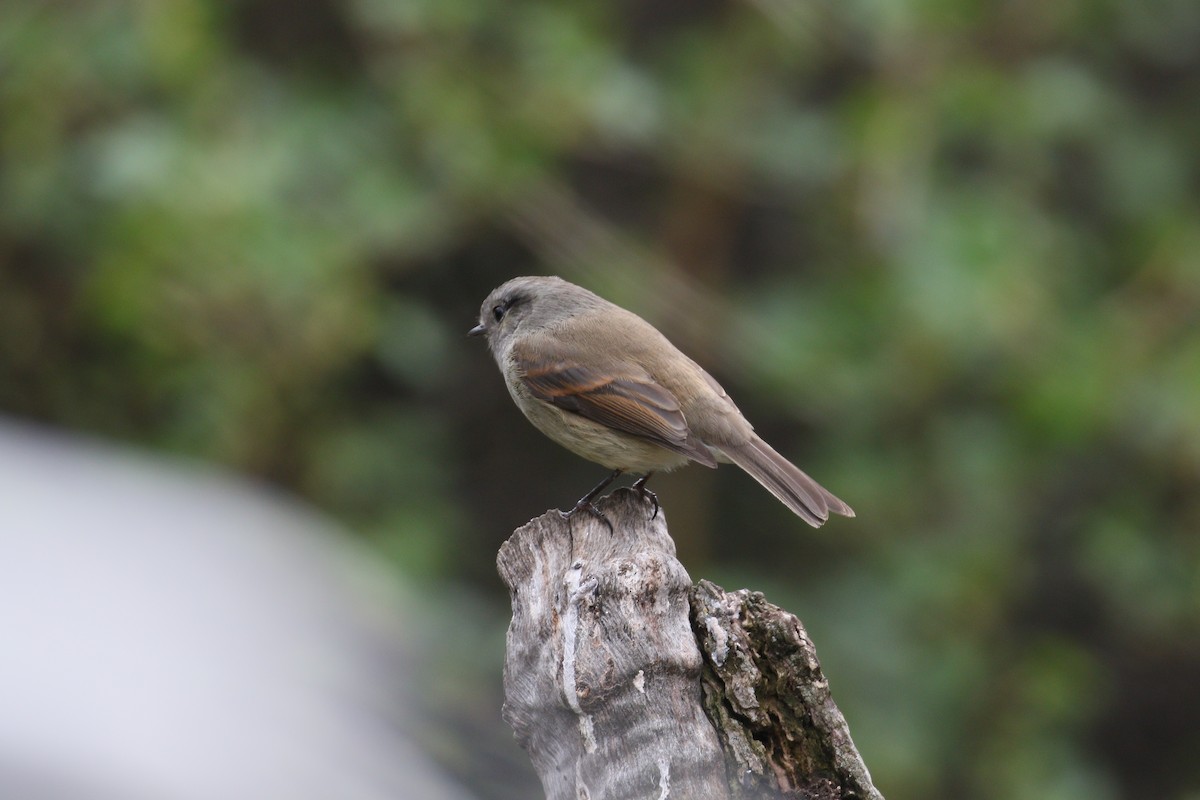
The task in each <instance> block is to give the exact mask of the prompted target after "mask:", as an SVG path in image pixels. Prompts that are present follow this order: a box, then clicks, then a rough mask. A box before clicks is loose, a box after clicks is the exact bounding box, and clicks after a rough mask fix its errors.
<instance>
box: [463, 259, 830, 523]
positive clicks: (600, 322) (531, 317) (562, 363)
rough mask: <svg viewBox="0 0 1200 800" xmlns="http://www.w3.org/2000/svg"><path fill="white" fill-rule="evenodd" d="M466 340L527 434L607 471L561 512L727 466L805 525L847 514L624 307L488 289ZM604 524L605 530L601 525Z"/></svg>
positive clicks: (560, 292) (562, 284)
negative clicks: (490, 360)
mask: <svg viewBox="0 0 1200 800" xmlns="http://www.w3.org/2000/svg"><path fill="white" fill-rule="evenodd" d="M469 334H470V335H471V336H478V335H480V334H482V335H484V336H486V337H487V340H488V346H489V347H490V348H491V351H492V355H493V356H495V358H496V363H497V364H499V365H500V371H501V373H503V375H504V382H505V383H506V384H507V385H508V391H509V393H510V394H511V395H512V398H513V400H514V401H515V402H516V404H517V407H518V408H520V409H521V411H522V412H523V413H524V414H525V416H526V417H527V418H528V419H529V421H530V422H532V423H533V424H534V427H536V428H537V429H538V430H540V431H541V432H542V433H544V434H546V435H547V436H549V437H550V438H551V439H553V440H554V441H556V442H558V443H559V444H561V445H562V446H563V447H565V448H567V449H568V450H570V451H571V452H573V453H576V454H577V455H580V456H583V457H584V458H586V459H588V460H589V461H594V462H596V463H597V464H601V465H603V466H605V467H607V468H609V469H611V470H612V474H611V475H609V476H608V477H607V478H606V479H605V480H604V481H602V482H601V483H600V484H599V485H598V486H596V488H594V489H592V491H590V492H588V493H587V494H586V495H584V496H583V497H581V498H580V499H579V502H577V503H576V504H575V506H574V508H572V509H571V511H569V512H568V515H572V514H575V513H577V512H579V511H582V510H587V511H589V512H591V513H592V514H595V515H596V516H598V517H599V518H600V519H602V520H604V522H605V523H606V524H607V523H608V520H607V519H605V517H604V515H603V514H601V513H600V511H599V510H598V509H597V508H596V507H595V506H594V505H593V504H592V501H593V500H594V499H595V498H596V496H597V495H599V494H600V492H601V491H603V490H604V488H605V487H606V486H608V485H609V484H610V483H612V482H613V480H615V479H616V478H617V476H618V475H620V474H621V473H623V472H631V473H634V474H638V475H640V476H641V477H640V478H639V479H638V480H637V481H636V482H635V483H634V488H636V489H637V490H638V491H639V492H640V493H641V494H642V496H643V497H645V496H647V495H649V497H650V498H651V499H652V500H653V502H654V513H657V512H658V499H657V498H656V497H654V495H653V493H652V492H649V491H648V490H647V489H646V480H647V479H648V478H649V477H650V476H651V475H653V474H654V473H655V472H660V471H663V470H671V469H675V468H676V467H680V466H683V465H684V464H686V463H688V462H689V461H695V462H697V463H699V464H703V465H704V466H706V467H713V468H715V467H716V466H717V462H725V463H730V462H732V463H734V464H737V465H738V466H739V467H741V468H742V469H744V470H745V471H746V472H748V473H749V474H750V475H751V477H753V478H754V479H755V480H756V481H758V482H759V483H761V484H762V485H763V486H765V487H766V488H767V491H769V492H770V493H771V494H773V495H775V497H777V498H779V500H780V501H782V502H783V504H784V505H786V506H787V507H788V508H790V509H791V510H792V511H793V512H795V513H796V514H797V515H798V516H799V517H800V518H801V519H803V520H804V521H805V522H807V523H808V524H809V525H812V526H813V527H819V526H820V525H821V524H822V523H824V522H825V521H826V520H827V519H829V514H830V512H832V513H835V514H842V515H844V516H847V517H853V516H854V511H853V510H852V509H851V508H850V506H848V505H846V504H845V503H843V502H842V501H841V500H839V499H838V498H837V497H834V495H833V494H832V493H830V492H829V491H827V490H826V489H825V488H824V487H823V486H821V485H820V484H819V483H817V482H816V481H814V480H813V479H812V478H810V477H808V475H806V474H804V473H803V472H801V471H800V470H799V469H798V468H797V467H795V466H794V465H793V464H792V463H791V462H789V461H788V460H787V459H786V458H784V457H783V456H781V455H779V453H777V452H775V451H774V450H773V449H772V448H771V447H770V445H768V444H767V443H766V442H764V441H763V440H762V439H760V438H759V437H758V436H757V435H756V434H755V433H754V427H753V426H752V425H751V424H750V423H749V422H747V421H746V418H745V417H743V416H742V412H741V411H739V410H738V407H737V406H736V405H734V403H733V400H731V399H730V398H729V395H727V394H726V393H725V390H724V389H722V388H721V385H720V384H719V383H717V382H716V380H714V379H713V377H712V376H711V375H709V374H708V373H707V372H705V371H704V370H703V369H702V368H701V367H700V365H698V364H697V363H696V362H695V361H692V360H691V359H690V358H688V357H687V356H685V355H684V354H683V353H681V352H680V351H679V350H678V349H677V348H676V347H675V345H673V344H671V343H670V342H669V341H667V338H666V337H665V336H663V335H662V334H661V333H659V332H658V330H657V329H656V328H655V327H654V326H653V325H651V324H650V323H648V322H646V321H645V320H644V319H642V318H641V317H639V316H638V315H636V314H634V313H633V312H631V311H626V310H625V309H623V308H621V307H620V306H617V305H614V304H612V303H610V302H608V301H607V300H605V299H603V298H601V297H599V296H598V295H595V294H593V293H592V292H589V291H588V290H587V289H584V288H582V287H580V286H576V285H575V284H573V283H568V282H567V281H564V280H563V279H562V278H557V277H525V278H513V279H512V280H510V281H508V282H507V283H505V284H504V285H503V286H500V287H499V288H498V289H496V290H494V291H493V292H492V293H491V294H490V295H488V297H487V299H486V300H484V301H483V306H482V307H481V308H480V311H479V324H478V325H476V326H475V327H474V328H472V329H471V330H470V331H469ZM610 528H611V524H610Z"/></svg>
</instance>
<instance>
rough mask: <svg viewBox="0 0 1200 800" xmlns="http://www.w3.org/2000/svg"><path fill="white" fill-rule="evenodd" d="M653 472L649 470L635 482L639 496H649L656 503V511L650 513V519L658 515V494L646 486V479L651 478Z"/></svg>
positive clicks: (643, 497)
mask: <svg viewBox="0 0 1200 800" xmlns="http://www.w3.org/2000/svg"><path fill="white" fill-rule="evenodd" d="M653 474H654V473H653V472H647V473H646V474H645V475H643V476H642V477H640V478H638V479H637V480H636V481H634V482H633V488H634V489H637V493H638V496H639V497H641V498H642V499H643V500H645V499H646V498H647V497H649V498H650V502H651V503H653V504H654V513H653V514H651V515H650V519H654V518H655V517H657V516H658V495H656V494H655V493H654V492H652V491H650V490H649V489H647V488H646V481H648V480H650V476H651V475H653Z"/></svg>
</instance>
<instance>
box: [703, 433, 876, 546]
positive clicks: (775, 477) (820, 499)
mask: <svg viewBox="0 0 1200 800" xmlns="http://www.w3.org/2000/svg"><path fill="white" fill-rule="evenodd" d="M721 452H722V453H724V454H725V455H726V456H727V457H728V458H729V460H730V461H732V462H733V463H734V464H737V465H738V466H739V467H741V468H742V469H744V470H745V471H746V472H748V473H749V474H750V476H751V477H753V478H754V480H756V481H758V482H759V483H761V484H762V485H763V486H764V487H766V489H767V491H769V492H770V493H771V494H773V495H775V496H776V497H778V498H779V500H780V501H781V502H782V503H783V504H784V505H785V506H787V507H788V508H790V509H791V510H792V511H794V512H795V513H796V515H797V516H799V517H800V518H801V519H802V520H804V521H805V522H807V523H808V524H809V525H812V526H813V527H814V528H819V527H821V525H822V524H824V522H825V520H827V519H829V514H830V512H832V513H834V514H841V515H843V516H846V517H853V516H854V509H852V508H850V506H848V505H846V504H845V503H843V502H842V501H841V500H839V499H838V498H837V497H835V496H834V495H833V493H832V492H830V491H828V490H827V489H826V488H825V487H824V486H822V485H821V484H819V483H817V482H816V481H814V480H813V479H812V478H810V477H808V475H806V474H804V472H803V471H802V470H800V469H799V468H798V467H797V466H796V465H795V464H793V463H792V462H790V461H788V460H787V459H786V458H784V457H783V456H781V455H779V453H776V452H775V451H774V450H773V449H772V448H771V446H770V445H769V444H767V443H766V442H764V441H763V440H762V439H760V438H758V437H757V436H752V438H751V439H750V441H748V442H746V444H744V445H740V446H738V447H722V448H721Z"/></svg>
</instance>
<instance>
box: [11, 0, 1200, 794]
mask: <svg viewBox="0 0 1200 800" xmlns="http://www.w3.org/2000/svg"><path fill="white" fill-rule="evenodd" d="M1197 42H1200V5H1197V4H1196V3H1194V2H1188V0H1150V1H1149V2H1144V3H1136V4H1135V3H1129V2H1114V1H1113V0H1069V1H1068V2H1062V3H1052V4H1037V3H1032V2H1028V1H1027V0H1018V1H1017V2H1012V3H1005V4H986V3H977V2H970V0H961V1H960V2H954V3H949V2H923V3H920V2H909V3H902V2H871V1H870V0H856V1H855V2H849V3H843V4H835V3H830V2H827V1H826V0H814V2H810V3H807V4H799V3H797V4H793V3H788V2H783V0H748V2H744V3H720V2H702V3H696V4H684V3H674V2H669V1H668V0H645V1H644V2H639V3H632V2H626V3H612V4H575V3H563V2H551V1H549V0H547V1H545V2H534V0H520V1H519V2H513V3H489V2H484V1H483V0H409V1H407V2H390V1H389V0H346V2H334V0H300V2H294V3H285V2H282V0H239V1H238V2H233V3H217V2H212V1H211V0H170V2H160V3H134V2H115V1H111V2H97V3H21V2H16V0H9V1H8V2H3V3H2V4H0V120H2V123H0V408H2V409H4V410H5V411H7V412H9V413H12V414H17V415H21V416H25V417H29V418H33V419H37V420H41V421H45V422H48V423H52V424H55V425H60V426H65V427H68V428H72V429H76V430H80V431H86V432H90V433H95V434H100V435H104V436H109V437H114V438H119V439H123V440H127V441H130V442H135V443H138V444H140V445H144V446H148V447H153V448H161V449H166V450H170V451H173V452H176V453H180V454H185V455H187V456H192V457H197V458H201V459H209V460H212V461H215V462H219V463H223V464H226V465H230V466H232V467H234V468H236V469H238V470H241V471H243V472H245V473H247V474H250V475H254V476H257V477H260V478H262V479H264V480H267V481H270V482H273V483H276V484H278V485H281V486H283V487H286V488H287V489H289V490H291V491H294V492H297V493H299V494H302V495H303V496H305V497H307V498H309V499H311V500H312V501H313V502H314V503H316V504H317V505H319V506H321V507H323V508H325V509H326V510H328V511H329V512H331V513H333V514H335V515H337V516H338V517H340V518H341V519H343V520H344V521H346V522H348V523H349V524H350V525H351V526H352V528H353V529H354V530H356V531H359V532H360V533H361V534H362V535H363V536H364V538H366V539H368V540H369V541H371V542H373V543H375V544H376V545H377V546H378V552H379V553H380V557H381V558H384V559H387V560H388V561H389V562H390V563H392V564H394V565H395V568H396V569H397V570H399V571H401V572H402V573H404V574H405V575H406V576H407V577H408V578H409V579H412V580H417V581H419V582H422V583H424V584H425V585H428V586H431V587H433V586H444V585H455V586H460V587H462V586H473V587H475V588H474V589H473V591H474V592H476V593H479V594H482V595H483V596H484V597H485V598H487V602H485V603H484V605H486V606H487V607H488V608H490V609H491V610H490V611H488V612H484V611H480V612H479V613H480V614H483V615H484V616H485V617H486V616H487V615H488V614H489V613H490V614H494V618H493V619H492V622H491V623H480V624H481V625H482V626H483V627H484V628H488V625H489V624H490V625H491V627H490V628H488V630H490V631H491V633H478V631H477V632H476V633H478V637H477V638H478V639H479V640H481V641H482V642H483V643H481V644H480V645H479V646H478V650H477V651H476V652H475V654H474V656H470V655H464V654H463V652H462V650H463V647H464V645H463V644H462V642H457V643H456V644H455V645H454V646H453V647H450V648H447V651H446V652H447V653H449V654H451V655H450V657H457V658H460V659H462V658H465V659H467V660H470V659H471V658H472V657H474V658H476V659H478V660H479V661H480V662H481V663H482V664H484V665H486V669H487V670H488V671H489V672H488V673H487V674H483V673H472V672H471V670H470V669H466V668H464V667H463V666H461V664H462V663H463V662H462V661H461V660H460V661H459V662H458V663H459V664H460V666H459V667H456V668H452V669H448V670H446V671H444V672H442V673H440V679H439V681H438V682H439V683H440V684H442V686H441V687H440V688H436V689H435V690H434V691H435V693H436V698H435V702H437V703H442V704H444V709H443V710H444V711H445V713H446V714H448V715H450V716H455V715H458V716H459V717H461V718H462V720H460V722H461V726H462V727H463V729H466V730H468V731H469V730H473V729H474V728H475V727H477V726H482V727H488V726H493V729H496V730H498V729H499V728H498V726H496V724H495V723H496V718H497V717H498V708H497V707H496V706H495V705H491V704H490V703H492V702H494V689H495V685H496V684H497V683H498V677H497V676H496V674H494V671H495V670H497V669H498V667H497V666H496V665H497V664H498V663H499V658H500V655H499V653H496V652H493V651H494V650H496V649H497V648H498V646H499V640H498V639H497V638H496V637H495V635H494V631H495V626H496V625H502V624H503V622H504V616H505V610H504V609H505V598H504V596H503V593H502V592H501V591H500V587H499V586H498V581H497V580H496V579H495V577H494V575H493V573H492V559H493V557H494V553H495V549H496V546H497V545H498V544H499V542H500V540H501V539H502V538H503V537H504V536H505V535H506V534H507V532H508V531H509V530H511V528H512V527H513V526H515V525H517V524H519V523H521V522H523V521H524V520H525V519H527V518H528V517H529V516H532V515H533V514H535V513H537V512H539V511H540V510H541V508H543V507H544V506H547V505H563V504H565V503H567V502H568V501H570V500H573V498H574V497H575V496H576V495H578V494H580V493H582V491H583V490H584V489H585V488H586V487H588V486H590V485H591V483H592V482H593V480H594V479H597V478H598V477H599V473H598V472H596V470H595V469H593V468H591V467H590V466H589V465H586V464H583V463H581V462H577V461H576V460H575V459H574V458H573V457H572V456H570V455H568V454H565V453H563V452H561V451H559V450H557V449H556V448H554V447H553V446H552V445H550V444H548V443H546V442H544V441H543V440H541V439H540V438H539V437H538V435H537V434H536V433H535V432H533V431H532V430H531V429H528V426H526V425H525V424H524V422H523V421H522V420H520V419H519V417H518V415H517V413H516V412H515V410H513V409H512V408H511V407H510V405H509V403H508V400H507V397H506V395H505V393H504V390H503V388H502V386H501V384H500V380H499V377H498V376H497V375H496V374H495V370H494V367H493V366H492V364H491V363H490V359H489V358H488V357H487V355H486V354H485V353H484V352H483V351H482V349H481V348H479V347H478V346H476V345H477V343H475V342H466V341H463V340H462V339H461V338H460V337H461V334H462V333H463V332H464V331H465V329H466V328H467V327H469V325H470V324H472V318H473V316H474V314H475V313H476V308H477V303H478V302H479V300H480V299H481V298H482V297H483V296H484V295H485V294H486V292H487V291H488V290H489V289H490V288H491V287H492V286H494V285H496V284H498V283H500V282H501V281H503V280H505V279H507V278H508V277H511V276H513V275H516V274H522V273H529V272H542V273H545V272H555V273H559V274H563V275H564V276H566V277H569V278H572V279H575V280H578V281H579V282H582V283H586V284H587V285H589V286H590V287H591V288H594V289H596V290H597V291H600V292H601V293H603V294H606V295H607V296H609V297H611V298H612V299H613V300H616V301H618V302H621V303H623V304H625V305H628V306H630V307H633V308H635V309H637V310H639V311H641V312H642V313H643V314H645V315H646V316H648V317H650V318H651V319H653V320H655V321H656V322H658V323H660V324H661V325H662V327H663V328H664V329H665V330H667V331H668V333H670V334H671V335H672V336H673V337H674V338H676V339H677V340H678V341H679V342H680V343H681V344H682V345H683V346H684V347H685V349H688V350H689V351H691V352H692V353H693V354H694V355H695V356H696V357H697V358H698V359H699V360H700V361H702V362H704V363H706V364H708V365H710V366H711V367H712V369H713V371H714V372H716V373H717V374H718V375H721V376H722V377H723V379H724V380H725V382H726V383H727V384H728V385H729V387H730V389H731V391H732V393H733V394H734V395H735V396H736V397H737V398H738V401H739V404H740V405H741V406H742V408H743V410H745V411H746V412H747V414H748V415H749V416H750V417H751V418H752V419H753V420H755V421H756V423H757V424H758V425H759V428H760V431H762V432H763V433H764V436H765V437H766V438H767V439H769V440H771V441H772V442H773V443H775V445H776V446H777V447H778V448H779V449H781V450H783V451H784V452H785V453H788V454H790V455H792V456H794V457H795V458H796V460H797V461H798V462H799V463H801V464H802V465H803V466H804V467H805V468H806V469H808V470H809V471H810V472H812V473H813V474H814V475H815V476H816V477H817V478H818V479H819V480H821V481H822V482H823V483H825V484H826V485H828V486H830V487H831V488H832V489H833V490H834V491H835V492H837V493H838V494H839V495H841V496H843V497H845V498H846V499H847V500H848V501H849V502H850V503H851V504H852V505H854V506H855V508H856V509H857V511H858V513H859V517H858V518H857V519H856V520H854V521H852V522H836V521H835V522H834V523H832V524H831V525H830V526H829V528H827V529H826V531H823V532H822V533H820V534H815V535H814V534H813V533H812V532H811V531H808V530H806V529H803V527H802V526H800V525H798V524H796V522H795V521H794V520H793V519H791V518H790V517H788V515H787V513H786V511H783V510H781V509H778V508H775V507H774V505H772V504H771V503H770V502H769V501H768V500H767V499H766V496H765V495H764V494H762V493H761V492H760V491H759V490H758V488H757V487H756V486H754V485H752V484H751V483H750V482H749V481H747V480H745V479H743V478H742V477H741V476H739V475H737V474H735V473H731V472H730V471H729V470H722V471H721V473H720V474H719V476H718V477H716V478H714V477H712V476H711V475H708V474H704V472H703V471H699V470H696V471H692V472H685V473H680V474H678V475H672V476H664V477H663V479H662V481H661V492H660V494H661V496H662V499H663V502H664V506H665V508H666V510H667V512H668V514H669V515H670V516H671V519H672V532H673V533H674V535H675V536H676V538H677V539H678V540H679V542H680V548H681V553H683V554H684V557H685V561H686V563H687V566H688V568H689V569H690V570H691V571H692V574H693V576H694V577H699V576H705V577H712V578H714V579H716V580H718V581H722V582H725V583H728V584H745V585H749V586H751V587H753V588H759V589H763V590H765V591H767V593H768V596H769V597H771V599H772V600H774V601H776V602H778V603H780V604H782V605H784V606H786V607H789V608H790V609H792V610H794V611H796V612H797V613H798V614H799V615H800V616H801V617H802V618H803V619H804V620H805V622H806V623H807V624H808V626H809V628H810V630H811V632H812V633H813V636H814V639H815V640H816V642H817V644H818V648H819V650H820V652H821V653H822V655H823V657H824V659H825V665H826V669H827V672H828V673H829V674H830V676H831V677H832V680H833V683H834V691H835V696H836V697H837V698H838V701H839V703H840V704H841V705H842V707H843V709H844V710H845V711H846V712H847V715H848V717H849V719H850V722H851V727H852V730H853V731H854V733H855V736H856V739H857V740H858V742H859V744H860V747H861V749H862V751H863V753H864V755H865V757H866V760H867V763H868V765H870V766H871V768H872V771H873V773H874V776H875V778H876V781H877V783H878V784H879V786H880V787H881V789H882V790H883V791H884V793H885V794H886V795H887V796H888V797H890V798H893V800H903V798H960V797H979V798H997V799H1005V800H1007V799H1008V798H1012V799H1013V800H1017V799H1022V800H1023V799H1024V798H1031V797H1037V798H1050V799H1051V800H1076V799H1079V800H1084V799H1086V800H1095V799H1096V798H1141V797H1153V798H1195V797H1197V796H1198V794H1197V793H1198V792H1200V767H1198V766H1197V761H1196V759H1195V757H1194V756H1195V753H1197V752H1200V681H1198V680H1197V679H1196V676H1197V675H1198V674H1200V535H1198V534H1200V197H1198V195H1200V147H1197V143H1198V142H1200V102H1197V98H1200V48H1198V47H1197V46H1196V43H1197ZM460 672H462V673H463V677H462V680H461V681H457V680H450V679H449V678H448V677H447V676H449V675H458V674H459V673H460ZM470 675H473V677H470ZM472 681H475V682H476V683H472ZM479 681H483V682H484V684H479V683H478V682H479ZM488 682H490V687H491V688H490V689H488V690H481V689H480V688H479V686H480V685H487V683H488ZM481 692H482V695H481ZM481 696H482V698H483V699H480V698H481ZM463 698H471V699H469V700H464V699H463ZM501 735H502V734H501ZM451 738H453V737H451ZM480 741H481V738H480V737H479V736H477V735H474V734H472V733H464V734H463V735H462V736H461V737H460V738H459V740H458V744H457V745H454V744H452V743H447V742H442V743H440V744H439V745H437V748H438V750H439V752H440V754H441V757H442V758H443V759H444V760H445V761H446V762H447V763H448V764H451V765H452V766H453V768H454V769H456V770H457V771H458V772H460V774H462V775H463V776H464V777H465V779H466V780H468V781H469V782H471V783H472V784H473V785H474V786H475V787H476V789H477V790H478V791H480V792H481V793H483V794H482V796H491V797H500V796H504V795H503V789H502V787H501V786H500V784H498V783H497V782H495V781H489V780H487V779H486V778H485V777H481V776H485V775H486V774H487V773H486V769H487V765H488V764H490V763H491V759H492V758H493V757H492V756H489V757H487V758H476V757H472V753H475V754H478V752H479V748H480V744H479V742H480ZM497 746H498V745H497ZM455 747H457V748H458V750H457V754H454V752H453V751H455ZM489 747H490V746H489ZM524 786H525V790H527V789H528V784H525V785H524ZM519 791H521V790H519V789H511V792H512V794H510V795H509V796H520V795H519V793H518V792H519ZM488 792H490V794H488Z"/></svg>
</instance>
